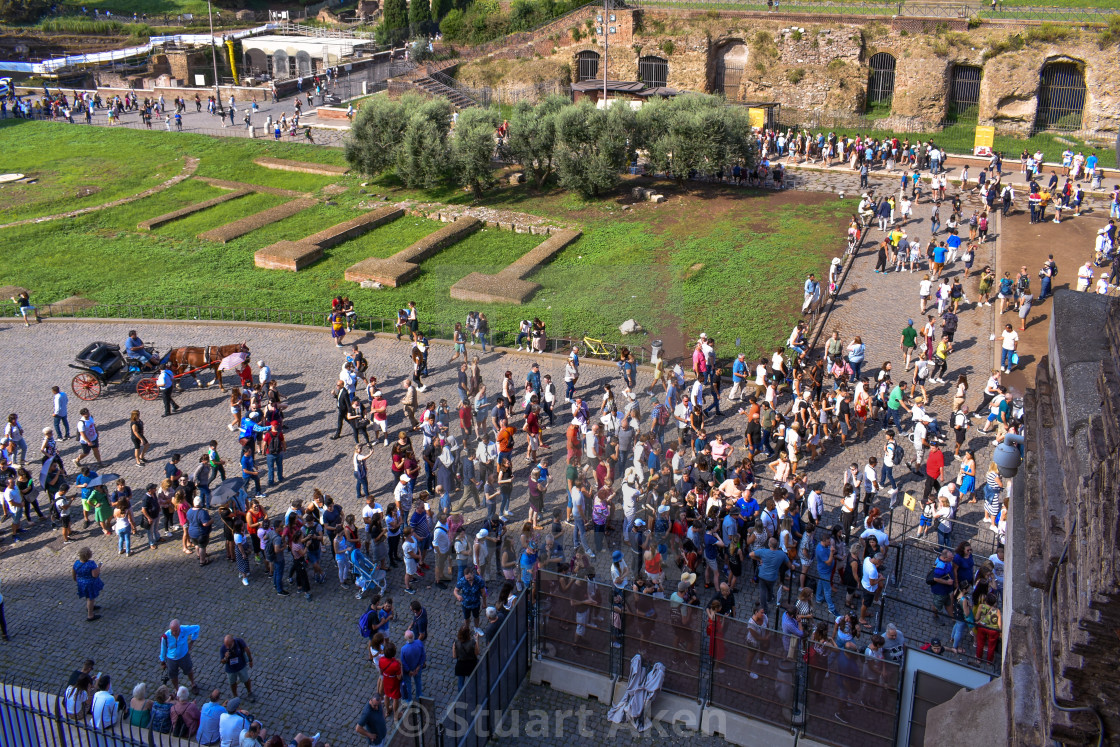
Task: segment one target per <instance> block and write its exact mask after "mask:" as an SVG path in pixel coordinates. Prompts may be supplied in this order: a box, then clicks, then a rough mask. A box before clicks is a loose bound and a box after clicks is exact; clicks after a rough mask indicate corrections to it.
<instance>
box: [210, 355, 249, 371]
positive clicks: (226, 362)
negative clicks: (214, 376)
mask: <svg viewBox="0 0 1120 747" xmlns="http://www.w3.org/2000/svg"><path fill="white" fill-rule="evenodd" d="M247 360H249V354H248V353H232V354H230V355H227V356H226V357H225V358H222V362H221V363H219V364H218V370H219V371H234V370H236V369H238V368H241V366H242V365H243V364H244V363H245V361H247Z"/></svg>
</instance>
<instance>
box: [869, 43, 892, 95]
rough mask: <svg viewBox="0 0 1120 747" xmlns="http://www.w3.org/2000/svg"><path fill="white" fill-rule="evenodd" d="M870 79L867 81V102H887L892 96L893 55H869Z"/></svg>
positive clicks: (883, 53) (880, 53)
mask: <svg viewBox="0 0 1120 747" xmlns="http://www.w3.org/2000/svg"><path fill="white" fill-rule="evenodd" d="M870 62H871V79H870V80H869V81H868V83H867V103H869V104H889V103H890V102H891V99H892V98H894V66H895V59H894V55H892V54H887V53H886V52H879V53H877V54H873V55H871V60H870Z"/></svg>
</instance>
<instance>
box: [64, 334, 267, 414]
mask: <svg viewBox="0 0 1120 747" xmlns="http://www.w3.org/2000/svg"><path fill="white" fill-rule="evenodd" d="M148 352H149V353H150V354H151V356H152V357H151V361H150V363H148V364H145V363H143V362H142V361H140V360H137V359H134V358H128V357H126V356H125V355H124V353H122V352H121V346H120V345H114V344H113V343H111V342H94V343H90V344H89V345H88V346H86V348H85V349H84V350H82V352H80V353H78V354H77V355H76V356H74V362H73V363H71V364H70V368H73V369H77V370H78V371H81V373H79V374H77V375H75V376H74V378H73V380H72V381H71V382H70V388H71V389H73V390H74V394H75V395H76V396H77V397H78V399H81V400H85V401H87V402H88V401H90V400H94V399H97V397H98V396H99V395H100V394H101V390H102V389H104V388H105V387H107V386H108V385H109V384H111V383H112V382H113V381H120V382H122V383H124V384H125V385H127V384H129V383H130V382H131V381H132V378H133V377H134V376H136V375H139V376H140V377H141V378H140V380H139V381H137V382H136V393H137V394H139V395H140V398H141V399H145V400H148V401H151V400H154V399H158V398H159V385H158V384H157V381H156V377H155V374H156V372H157V371H158V369H159V367H160V366H162V365H163V364H165V363H169V364H170V366H171V373H172V374H173V375H174V377H175V379H176V380H178V379H180V378H182V377H183V376H190V377H192V378H193V379H194V380H195V381H196V382H198V376H197V374H198V372H199V371H202V370H204V369H210V371H211V372H212V373H213V374H214V380H215V381H216V382H217V383H218V386H219V387H221V389H222V391H225V387H224V386H223V385H222V376H221V370H220V368H219V367H220V364H221V363H222V361H223V359H225V358H226V356H230V355H235V354H242V355H241V357H242V359H243V360H247V359H248V356H249V348H248V346H247V345H245V344H244V343H240V344H236V345H222V346H217V345H212V346H210V347H191V348H175V349H174V350H171V351H169V352H168V353H167V354H166V355H164V356H163V357H160V355H159V353H158V352H156V351H155V350H152V349H150V348H149V349H148ZM199 385H200V386H208V384H203V383H201V382H199Z"/></svg>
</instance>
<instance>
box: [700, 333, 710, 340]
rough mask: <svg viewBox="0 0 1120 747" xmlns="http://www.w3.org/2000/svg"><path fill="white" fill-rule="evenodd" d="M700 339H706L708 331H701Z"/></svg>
mask: <svg viewBox="0 0 1120 747" xmlns="http://www.w3.org/2000/svg"><path fill="white" fill-rule="evenodd" d="M700 339H701V340H707V339H708V333H707V332H701V333H700Z"/></svg>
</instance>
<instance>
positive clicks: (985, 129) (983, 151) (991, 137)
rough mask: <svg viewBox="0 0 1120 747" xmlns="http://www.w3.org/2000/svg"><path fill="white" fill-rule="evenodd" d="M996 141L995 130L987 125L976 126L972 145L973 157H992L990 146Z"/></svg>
mask: <svg viewBox="0 0 1120 747" xmlns="http://www.w3.org/2000/svg"><path fill="white" fill-rule="evenodd" d="M995 139H996V128H995V127H990V126H987V125H977V127H976V141H975V143H974V144H973V148H972V155H974V156H990V155H992V145H993V144H994V143H995Z"/></svg>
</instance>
